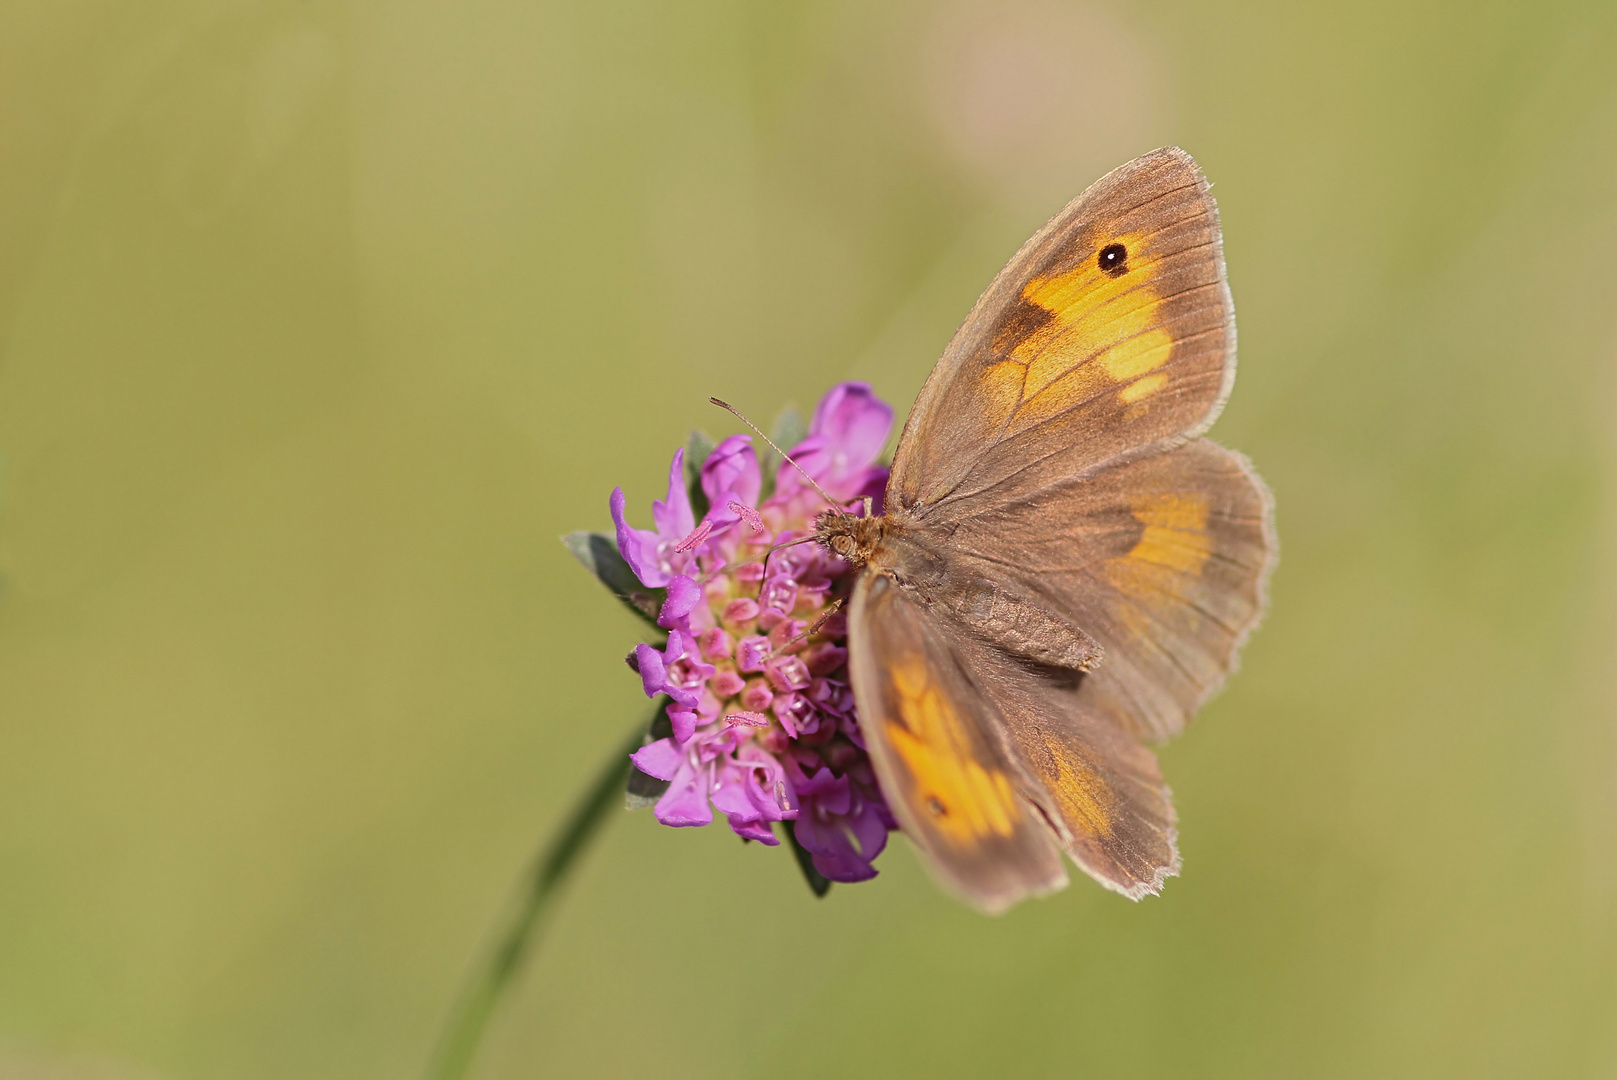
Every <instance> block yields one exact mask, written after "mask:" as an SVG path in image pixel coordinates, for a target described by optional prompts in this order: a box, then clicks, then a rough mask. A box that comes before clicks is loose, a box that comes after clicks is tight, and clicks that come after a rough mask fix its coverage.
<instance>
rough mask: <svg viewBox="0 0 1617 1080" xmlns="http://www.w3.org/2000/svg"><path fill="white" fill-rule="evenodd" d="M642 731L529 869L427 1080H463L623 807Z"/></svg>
mask: <svg viewBox="0 0 1617 1080" xmlns="http://www.w3.org/2000/svg"><path fill="white" fill-rule="evenodd" d="M645 730H646V728H645V725H641V726H639V727H637V728H635V729H634V732H633V734H632V735H631V736H630V738H629V740H628V741H627V743H626V744H625V745H624V746H621V747H618V748H617V749H615V750H613V752H612V756H611V757H610V758H608V759H607V763H606V767H605V768H604V769H602V770H601V772H600V774H599V775H598V776H597V777H596V779H595V782H594V783H593V784H592V785H590V788H589V790H588V791H587V792H586V793H585V794H584V797H583V798H582V799H580V800H579V802H578V804H577V805H576V806H575V807H574V808H573V812H572V814H570V815H569V816H568V818H567V820H566V821H565V822H563V824H562V827H561V829H560V830H559V831H558V832H557V833H556V835H555V838H554V839H552V840H551V842H550V844H549V846H548V847H547V848H546V849H545V850H544V851H543V852H542V853H541V854H540V856H539V858H538V860H537V861H536V862H535V863H534V866H533V870H532V872H531V873H530V874H529V877H528V880H527V883H526V884H525V885H524V886H523V888H522V893H521V895H520V898H519V901H518V903H517V905H516V908H515V910H514V911H513V912H512V914H511V918H510V922H509V923H508V924H507V925H506V926H505V928H504V929H503V930H501V931H500V933H499V935H498V936H497V937H496V938H495V941H496V943H497V944H496V946H495V948H494V950H493V952H491V953H490V954H489V955H488V957H487V959H486V960H485V961H483V962H482V963H481V965H480V966H479V968H478V969H477V970H475V971H474V973H473V975H472V977H471V979H470V980H469V981H468V982H467V984H466V986H465V987H464V988H463V989H462V990H461V994H460V997H459V998H458V999H457V1000H456V1002H455V1004H454V1007H453V1008H452V1009H451V1011H450V1013H449V1017H448V1020H447V1021H446V1022H445V1024H444V1028H443V1032H442V1034H441V1035H440V1036H439V1040H438V1049H437V1052H436V1054H435V1055H434V1057H433V1063H432V1068H431V1069H430V1070H429V1071H428V1073H427V1076H428V1077H429V1078H430V1080H460V1078H461V1077H462V1076H464V1075H465V1074H466V1069H467V1067H468V1066H470V1065H471V1062H472V1057H473V1056H474V1055H475V1054H476V1053H477V1047H478V1044H479V1043H480V1042H481V1041H482V1038H483V1032H484V1031H485V1030H486V1029H487V1028H488V1022H489V1019H490V1018H491V1017H492V1016H493V1015H494V1009H495V1007H496V1006H497V1005H498V1004H499V1001H500V995H501V994H502V993H503V992H504V990H505V988H506V986H507V984H509V983H510V981H511V978H512V976H514V975H515V974H516V973H517V971H518V970H519V969H520V968H521V966H522V961H523V960H524V959H525V958H526V957H527V955H528V953H529V951H530V950H532V949H533V948H534V946H536V945H537V944H538V942H539V938H540V937H541V930H542V927H543V921H544V916H545V915H546V913H547V912H548V910H549V908H550V903H551V900H552V899H553V898H554V897H555V895H556V892H557V890H558V889H559V887H560V886H561V884H562V882H563V881H564V880H565V879H566V877H567V873H568V871H569V870H571V869H572V868H573V865H574V863H576V862H577V861H578V857H579V855H581V854H582V853H583V851H584V848H585V847H586V846H588V844H589V841H590V839H591V837H593V836H594V835H595V833H596V830H598V829H599V828H600V826H601V823H602V822H604V821H605V820H606V816H607V814H606V812H607V810H608V809H609V808H610V807H612V806H613V805H614V804H617V805H622V800H623V786H624V782H625V781H626V780H627V779H628V776H629V755H630V754H632V753H633V752H634V751H636V750H638V749H639V748H640V743H641V737H642V735H643V734H644V732H645Z"/></svg>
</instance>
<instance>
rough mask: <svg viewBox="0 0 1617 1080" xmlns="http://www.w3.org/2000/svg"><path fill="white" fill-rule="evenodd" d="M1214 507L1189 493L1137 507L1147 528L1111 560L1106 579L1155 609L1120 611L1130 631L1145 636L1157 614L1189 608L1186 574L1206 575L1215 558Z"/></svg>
mask: <svg viewBox="0 0 1617 1080" xmlns="http://www.w3.org/2000/svg"><path fill="white" fill-rule="evenodd" d="M1210 509H1211V506H1210V504H1209V502H1208V500H1207V498H1206V497H1205V496H1201V495H1184V494H1162V495H1149V496H1146V497H1145V498H1144V499H1142V500H1141V501H1140V502H1139V503H1138V504H1137V505H1135V506H1133V507H1131V512H1132V513H1133V515H1134V518H1135V520H1136V521H1138V522H1140V524H1142V525H1143V526H1145V529H1144V531H1142V532H1141V533H1140V538H1139V539H1138V540H1137V541H1135V543H1134V546H1133V547H1132V548H1131V549H1129V553H1128V554H1127V555H1124V556H1123V557H1121V558H1114V559H1107V560H1106V570H1107V574H1106V576H1107V577H1108V578H1109V579H1110V580H1111V582H1112V584H1114V585H1116V586H1117V587H1118V589H1120V590H1121V591H1122V592H1124V593H1126V594H1127V595H1128V596H1130V597H1131V598H1132V599H1133V600H1135V601H1136V603H1138V604H1142V605H1144V606H1145V608H1147V609H1149V611H1147V610H1142V609H1140V608H1133V607H1130V608H1125V609H1123V610H1122V611H1120V612H1119V616H1120V618H1122V620H1123V622H1124V623H1125V624H1126V625H1128V626H1129V628H1130V629H1132V630H1136V631H1139V632H1141V633H1145V632H1148V631H1149V624H1150V618H1151V614H1153V613H1154V614H1155V615H1156V616H1157V617H1162V616H1163V615H1164V614H1166V613H1169V612H1174V611H1180V612H1187V610H1189V609H1186V608H1185V606H1184V604H1183V603H1182V602H1181V599H1182V597H1183V596H1184V595H1186V590H1185V589H1183V588H1182V587H1181V584H1182V576H1190V577H1196V576H1198V575H1200V574H1201V572H1202V567H1203V566H1205V565H1206V564H1207V560H1208V559H1209V558H1211V557H1212V554H1213V538H1212V536H1211V535H1209V533H1208V531H1207V515H1208V512H1209V510H1210Z"/></svg>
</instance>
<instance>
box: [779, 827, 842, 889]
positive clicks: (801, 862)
mask: <svg viewBox="0 0 1617 1080" xmlns="http://www.w3.org/2000/svg"><path fill="white" fill-rule="evenodd" d="M775 824H776V825H777V826H779V831H780V834H781V836H783V837H785V838H786V842H787V843H788V844H790V845H792V854H793V855H796V856H797V868H798V869H799V870H801V871H803V880H804V881H806V882H808V887H809V891H810V892H812V893H813V894H814V895H815V896H818V897H820V898H822V899H823V898H824V897H825V894H826V893H828V892H830V891H831V879H830V878H828V877H826V876H825V875H824V874H822V873H820V872H819V871H818V870H816V869H814V856H813V855H812V854H811V853H810V852H809V849H808V848H806V847H804V846H803V845H802V844H800V843H798V842H797V830H796V829H793V828H792V823H791V822H790V821H778V822H776V823H775Z"/></svg>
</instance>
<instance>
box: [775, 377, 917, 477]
mask: <svg viewBox="0 0 1617 1080" xmlns="http://www.w3.org/2000/svg"><path fill="white" fill-rule="evenodd" d="M892 430H893V408H892V406H890V405H888V404H887V403H886V402H885V401H883V400H881V399H880V398H878V397H877V396H876V395H875V393H874V392H872V391H871V389H870V385H869V384H868V383H861V382H852V383H842V384H841V385H839V386H834V387H832V388H831V392H830V393H828V394H826V395H825V397H824V398H822V399H821V400H820V407H819V408H817V409H815V410H814V422H813V423H812V424H810V425H809V433H808V438H806V439H804V440H803V441H802V442H800V443H798V444H797V446H796V447H794V448H793V449H791V450H790V451H788V453H790V454H791V457H792V460H793V461H796V462H797V464H798V465H799V466H800V467H801V468H802V470H803V472H806V473H808V474H809V475H810V476H812V477H814V479H815V481H816V482H817V483H818V484H819V485H820V486H821V487H822V488H824V489H825V490H826V493H827V494H829V495H831V496H832V497H833V498H837V499H846V500H849V501H852V500H854V499H859V498H863V497H865V496H867V495H868V496H870V497H871V498H872V499H873V500H875V501H876V502H877V503H878V506H879V504H880V501H881V495H882V491H883V490H884V489H885V487H886V485H887V469H886V468H885V467H883V466H880V465H877V464H876V459H877V458H879V457H880V456H881V452H882V448H883V447H884V446H886V445H887V436H888V434H889V433H890V432H891V431H892ZM807 486H808V485H807V482H806V481H804V479H803V477H802V475H801V474H800V473H799V472H798V471H797V470H796V469H794V468H792V467H791V466H789V465H782V466H781V470H780V479H779V480H778V481H777V482H776V489H775V490H776V495H777V497H778V496H780V495H783V494H784V495H791V494H794V493H795V492H796V491H797V490H798V489H799V488H804V487H807Z"/></svg>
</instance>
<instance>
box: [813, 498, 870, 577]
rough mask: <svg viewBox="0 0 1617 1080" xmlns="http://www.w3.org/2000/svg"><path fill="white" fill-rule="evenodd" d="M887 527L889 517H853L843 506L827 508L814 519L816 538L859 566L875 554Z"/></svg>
mask: <svg viewBox="0 0 1617 1080" xmlns="http://www.w3.org/2000/svg"><path fill="white" fill-rule="evenodd" d="M886 531H887V519H886V518H882V517H854V516H853V515H852V514H849V513H847V512H846V511H843V510H840V509H837V510H827V511H826V512H825V513H823V514H821V515H820V516H819V517H818V518H817V519H816V520H815V522H814V539H815V540H817V541H818V542H819V543H820V545H821V546H822V547H824V548H825V549H826V550H827V551H829V552H831V554H833V555H840V556H841V557H842V558H844V559H847V560H848V561H849V562H851V563H853V564H854V566H856V567H857V566H864V565H865V564H866V563H869V562H871V561H872V560H873V559H874V558H875V557H876V554H877V552H878V551H879V550H880V549H881V547H882V541H883V537H884V536H885V534H886Z"/></svg>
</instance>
